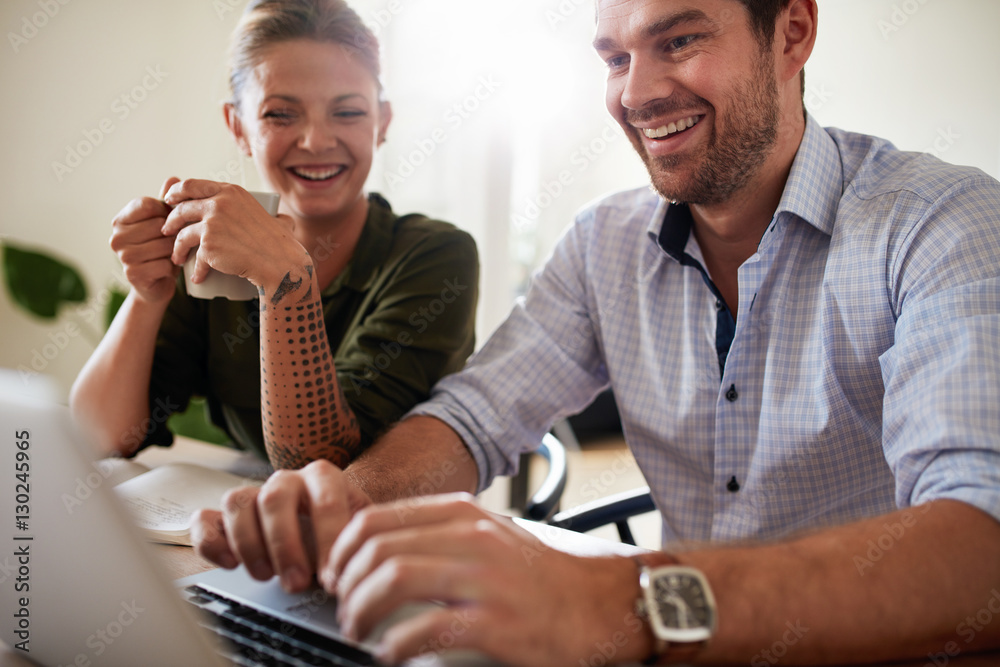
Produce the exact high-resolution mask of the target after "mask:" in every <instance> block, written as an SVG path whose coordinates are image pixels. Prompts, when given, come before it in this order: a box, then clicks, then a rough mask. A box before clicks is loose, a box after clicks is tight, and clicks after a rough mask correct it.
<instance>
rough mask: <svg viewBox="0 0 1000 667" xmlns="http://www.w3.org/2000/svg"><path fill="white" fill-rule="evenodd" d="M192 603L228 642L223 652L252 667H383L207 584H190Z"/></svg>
mask: <svg viewBox="0 0 1000 667" xmlns="http://www.w3.org/2000/svg"><path fill="white" fill-rule="evenodd" d="M184 590H185V591H186V592H187V596H186V597H187V600H188V601H189V602H191V603H192V604H193V605H195V606H196V607H198V608H199V609H201V610H202V611H204V612H208V613H207V614H203V615H202V620H201V625H202V626H203V627H205V628H207V629H208V630H210V631H211V632H213V633H215V635H217V636H218V637H220V638H221V639H222V641H221V642H220V646H219V653H220V654H221V655H222V656H223V657H225V658H226V659H227V660H229V661H230V662H232V663H233V664H234V665H241V666H246V667H259V666H267V667H271V666H275V667H278V666H280V667H286V666H288V667H307V666H309V665H337V666H343V667H361V666H365V665H373V666H375V665H378V663H377V662H376V661H375V658H374V657H373V656H372V655H371V654H370V653H368V652H366V651H363V650H361V649H358V648H355V647H353V646H348V645H347V644H344V643H341V642H338V641H337V640H335V639H331V638H329V637H324V636H323V635H320V634H317V633H315V632H313V631H312V630H309V629H308V628H304V627H302V626H299V625H295V624H293V623H290V622H288V621H285V620H281V619H278V618H275V617H274V616H269V615H268V614H265V613H262V612H260V611H258V610H256V609H254V608H252V607H248V606H246V605H243V604H240V603H238V602H236V601H234V600H231V599H229V598H227V597H224V596H222V595H219V594H218V593H215V592H213V591H209V590H206V589H205V588H202V587H201V586H188V587H187V588H185V589H184Z"/></svg>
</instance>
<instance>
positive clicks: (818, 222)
mask: <svg viewBox="0 0 1000 667" xmlns="http://www.w3.org/2000/svg"><path fill="white" fill-rule="evenodd" d="M843 196H844V164H843V162H842V160H841V157H840V150H839V149H838V148H837V144H836V143H835V142H834V140H833V138H832V137H831V136H830V135H829V134H828V133H827V132H826V130H824V129H823V128H822V127H820V125H819V123H817V122H816V120H815V119H814V118H813V117H812V116H811V115H808V114H807V115H806V131H805V134H803V136H802V143H800V144H799V150H798V152H796V154H795V160H794V161H793V162H792V170H791V171H790V172H789V174H788V180H787V181H786V182H785V191H784V192H783V193H782V195H781V201H780V202H779V203H778V208H777V210H776V211H775V218H777V217H778V216H779V215H780V214H781V213H785V212H787V213H791V214H793V215H795V216H798V217H799V218H801V219H803V220H805V221H806V222H808V223H809V224H810V225H812V226H813V227H815V228H816V229H818V230H820V231H821V232H823V233H824V234H827V235H830V234H833V224H834V221H835V220H836V217H837V209H838V208H839V207H840V200H841V198H842V197H843Z"/></svg>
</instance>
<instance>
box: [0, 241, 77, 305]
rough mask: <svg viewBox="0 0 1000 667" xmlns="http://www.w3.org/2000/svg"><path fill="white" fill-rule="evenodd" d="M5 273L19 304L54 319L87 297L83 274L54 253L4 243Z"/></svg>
mask: <svg viewBox="0 0 1000 667" xmlns="http://www.w3.org/2000/svg"><path fill="white" fill-rule="evenodd" d="M3 275H4V282H5V283H6V285H7V290H8V291H9V292H10V295H11V298H12V299H13V300H14V302H15V303H16V304H18V305H19V306H21V307H22V308H24V309H25V310H27V311H28V312H29V313H33V314H35V315H37V316H38V317H42V318H45V319H54V318H55V317H56V315H57V314H58V312H59V308H60V307H61V306H62V305H63V304H66V303H82V302H84V301H86V300H87V286H86V284H84V282H83V278H82V277H81V276H80V273H79V272H78V271H77V270H76V269H75V268H73V267H72V266H70V265H69V264H66V263H65V262H62V261H60V260H58V259H56V258H55V257H52V256H51V255H47V254H43V253H40V252H36V251H34V250H28V249H26V248H20V247H17V246H16V245H12V244H11V243H9V242H4V244H3Z"/></svg>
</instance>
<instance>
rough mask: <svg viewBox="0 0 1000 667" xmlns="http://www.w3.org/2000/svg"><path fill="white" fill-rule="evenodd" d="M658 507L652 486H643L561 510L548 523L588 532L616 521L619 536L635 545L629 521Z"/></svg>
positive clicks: (623, 540) (625, 541)
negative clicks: (650, 491)
mask: <svg viewBox="0 0 1000 667" xmlns="http://www.w3.org/2000/svg"><path fill="white" fill-rule="evenodd" d="M655 510H656V506H655V505H654V504H653V497H652V496H651V495H650V493H649V487H648V486H642V487H639V488H636V489H631V490H629V491H623V492H622V493H616V494H614V495H610V496H607V497H605V498H598V499H597V500H594V501H592V502H589V503H584V504H583V505H579V506H577V507H574V508H572V509H568V510H566V511H565V512H558V513H556V514H555V515H553V516H552V518H550V519H549V520H548V523H550V524H552V525H554V526H559V527H560V528H565V529H567V530H572V531H575V532H577V533H586V532H588V531H591V530H593V529H595V528H599V527H601V526H606V525H608V524H612V523H613V524H614V525H615V527H616V528H618V537H619V538H621V541H622V542H624V543H625V544H631V545H635V538H634V537H633V536H632V530H631V529H630V528H629V525H628V520H629V519H630V518H631V517H634V516H638V515H639V514H645V513H646V512H653V511H655Z"/></svg>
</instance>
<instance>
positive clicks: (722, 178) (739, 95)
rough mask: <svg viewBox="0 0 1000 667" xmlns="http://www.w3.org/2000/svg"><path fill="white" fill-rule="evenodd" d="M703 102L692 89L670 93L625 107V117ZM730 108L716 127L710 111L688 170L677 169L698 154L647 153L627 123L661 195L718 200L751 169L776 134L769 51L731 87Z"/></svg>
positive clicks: (748, 175) (639, 119) (750, 175)
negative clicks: (708, 128) (710, 129)
mask: <svg viewBox="0 0 1000 667" xmlns="http://www.w3.org/2000/svg"><path fill="white" fill-rule="evenodd" d="M705 108H713V109H714V107H712V105H711V104H710V103H709V102H708V101H706V100H704V99H702V98H700V97H698V96H697V95H690V96H688V97H671V98H667V99H664V100H660V101H657V102H656V103H655V104H653V105H652V106H650V107H648V108H646V109H643V110H641V111H628V112H626V120H627V121H628V122H630V123H639V122H643V121H648V120H650V119H653V118H662V117H664V116H670V115H675V114H677V113H678V112H685V111H689V110H691V109H705ZM731 108H732V109H733V111H732V113H731V114H730V117H729V118H727V119H726V120H727V124H728V127H723V128H722V129H721V130H720V128H719V125H718V121H719V118H718V116H715V120H716V123H717V125H716V132H715V133H713V134H712V136H711V137H710V138H709V144H708V148H707V149H706V151H705V153H704V154H703V155H702V156H701V164H700V165H698V166H697V167H696V168H695V170H694V172H693V173H690V174H688V172H686V171H683V169H684V167H685V165H686V164H687V163H691V162H693V161H694V160H696V159H698V156H695V155H691V154H684V155H682V154H677V155H664V156H658V157H652V156H650V155H648V154H647V153H646V150H645V147H644V146H643V143H642V138H641V137H640V136H638V135H639V133H640V132H641V131H640V130H634V129H633V131H631V132H628V137H629V139H630V140H631V141H632V145H633V146H634V147H635V149H636V150H637V151H638V153H639V155H640V157H642V160H643V162H645V163H646V169H647V170H648V171H649V176H650V179H651V180H652V183H653V187H654V188H656V191H657V192H659V193H660V194H661V195H662V196H663V197H665V198H666V199H668V200H670V201H674V202H680V203H686V204H699V205H703V206H709V205H712V204H721V203H723V202H726V201H728V200H729V198H730V197H732V196H733V194H734V193H735V192H737V191H739V190H740V189H742V188H743V187H745V186H746V185H747V183H749V182H750V179H751V178H753V176H754V175H755V174H756V173H757V171H758V169H759V168H760V166H761V165H762V164H763V163H764V161H765V160H766V159H767V156H768V155H769V154H770V152H771V149H772V148H773V147H774V144H775V143H776V141H777V137H778V119H779V116H780V112H779V107H778V85H777V81H776V80H775V76H774V67H773V57H772V56H771V55H770V53H762V54H760V57H758V58H757V59H756V67H755V75H754V77H753V79H751V80H750V81H747V82H745V83H743V84H741V85H740V86H739V87H738V88H737V89H736V98H735V103H734V104H732V105H731ZM702 122H704V119H703V121H702ZM695 127H697V125H696V126H695ZM693 129H694V128H691V129H689V130H687V131H688V132H690V131H692V130H693Z"/></svg>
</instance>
